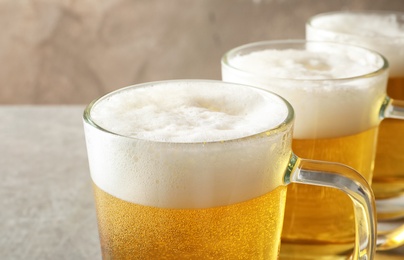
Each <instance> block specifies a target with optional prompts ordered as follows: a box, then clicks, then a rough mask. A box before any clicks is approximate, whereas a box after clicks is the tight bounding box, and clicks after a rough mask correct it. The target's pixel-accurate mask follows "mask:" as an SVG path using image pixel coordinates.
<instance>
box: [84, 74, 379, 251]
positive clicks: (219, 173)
mask: <svg viewBox="0 0 404 260" xmlns="http://www.w3.org/2000/svg"><path fill="white" fill-rule="evenodd" d="M293 118H294V116H293V109H292V107H291V106H290V104H289V103H288V102H287V101H285V100H284V99H283V98H281V97H279V96H277V95H275V94H273V93H270V92H268V91H265V90H262V89H259V88H254V87H250V86H244V85H238V84H231V83H225V82H222V81H207V80H179V81H162V82H153V83H145V84H141V85H136V86H131V87H127V88H123V89H120V90H117V91H115V92H112V93H110V94H107V95H106V96H104V97H101V98H100V99H98V100H96V101H94V102H93V103H91V104H90V105H89V106H88V107H87V108H86V110H85V112H84V129H85V136H86V144H87V151H88V157H89V165H90V172H91V177H92V180H93V187H94V193H95V201H96V209H97V218H98V227H99V234H100V241H101V248H102V255H103V258H104V259H127V258H128V256H130V258H131V259H277V258H278V253H279V247H280V236H281V230H282V223H283V216H284V207H285V199H286V186H287V185H289V183H291V182H293V183H306V184H315V185H324V186H329V187H334V188H336V189H339V190H341V191H343V192H345V193H347V194H348V196H347V197H351V198H352V200H353V204H354V205H355V209H356V211H355V213H356V215H355V217H356V219H357V222H358V225H356V226H355V229H356V231H357V233H356V234H357V238H358V243H357V244H356V247H355V253H354V257H355V259H370V258H372V257H373V253H374V246H375V220H374V204H373V203H374V201H373V194H372V192H371V190H370V187H369V185H368V183H367V182H366V181H365V180H364V179H363V178H362V176H361V175H360V174H359V173H357V172H356V171H354V170H352V169H351V168H349V167H346V166H343V165H340V164H332V163H325V162H318V161H310V160H304V159H300V158H298V157H296V156H295V155H294V154H293V152H292V149H291V141H292V128H293ZM346 187H350V188H349V189H347V188H346ZM342 206H343V205H339V204H338V203H334V208H340V209H341V210H343V208H342ZM350 206H351V207H352V204H350Z"/></svg>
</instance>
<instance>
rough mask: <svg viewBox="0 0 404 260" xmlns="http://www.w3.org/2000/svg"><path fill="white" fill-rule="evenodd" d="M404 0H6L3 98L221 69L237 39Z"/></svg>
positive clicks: (66, 98) (398, 6)
mask: <svg viewBox="0 0 404 260" xmlns="http://www.w3.org/2000/svg"><path fill="white" fill-rule="evenodd" d="M341 9H343V10H362V9H371V10H376V9H379V10H393V11H404V1H403V0H373V1H370V0H103V1H99V0H0V31H1V36H0V61H1V62H0V79H1V81H0V104H84V103H88V102H89V101H91V100H92V99H94V98H96V97H98V96H99V95H102V94H104V93H106V92H108V91H111V90H113V89H117V88H120V87H124V86H127V85H131V84H135V83H140V82H145V81H155V80H163V79H178V78H211V79H219V78H220V58H221V56H222V55H223V53H224V52H226V51H227V50H229V49H230V48H233V47H235V46H237V45H240V44H244V43H248V42H252V41H259V40H267V39H293V38H303V37H304V23H305V21H306V20H307V18H309V17H310V16H312V15H314V14H316V13H320V12H325V11H333V10H341Z"/></svg>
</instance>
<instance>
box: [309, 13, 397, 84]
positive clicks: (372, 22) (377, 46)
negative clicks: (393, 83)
mask: <svg viewBox="0 0 404 260" xmlns="http://www.w3.org/2000/svg"><path fill="white" fill-rule="evenodd" d="M306 39H307V40H319V41H334V42H342V43H350V44H355V45H358V46H363V47H366V48H368V49H371V50H376V51H378V52H380V53H381V54H383V55H384V56H385V57H386V58H387V60H388V61H389V67H390V76H392V77H397V76H400V77H402V76H403V75H404V48H403V46H404V15H400V14H394V13H383V12H381V13H377V12H376V13H373V12H368V13H355V12H352V13H351V12H340V13H330V14H324V15H319V16H317V17H315V18H314V19H312V20H311V21H310V24H307V25H306Z"/></svg>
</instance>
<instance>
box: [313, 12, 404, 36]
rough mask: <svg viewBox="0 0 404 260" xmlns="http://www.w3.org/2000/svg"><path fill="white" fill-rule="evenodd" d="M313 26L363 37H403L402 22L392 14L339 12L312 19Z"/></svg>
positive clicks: (403, 28)
mask: <svg viewBox="0 0 404 260" xmlns="http://www.w3.org/2000/svg"><path fill="white" fill-rule="evenodd" d="M313 25H314V26H320V27H321V28H323V29H328V30H334V31H338V32H340V33H347V34H354V35H358V36H363V37H370V38H373V37H382V38H391V40H392V41H397V40H400V38H404V24H403V23H400V22H399V21H398V17H397V16H396V15H394V14H384V15H382V14H373V13H368V14H361V13H341V14H332V15H329V16H324V17H322V18H321V19H318V20H314V21H313Z"/></svg>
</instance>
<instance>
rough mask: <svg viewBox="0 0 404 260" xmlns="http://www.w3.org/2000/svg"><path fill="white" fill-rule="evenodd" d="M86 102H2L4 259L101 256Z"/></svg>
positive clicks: (392, 255) (0, 234) (0, 238)
mask: <svg viewBox="0 0 404 260" xmlns="http://www.w3.org/2000/svg"><path fill="white" fill-rule="evenodd" d="M83 109H84V106H0V178H1V179H0V259H7V260H8V259H11V260H13V259H41V260H42V259H45V260H46V259H74V260H80V259H101V255H100V248H99V241H98V233H97V224H96V216H95V209H94V202H93V197H92V190H91V180H90V174H89V170H88V163H87V155H86V149H85V143H84V134H83V129H82V121H81V117H82V112H83ZM376 259H379V260H382V259H383V260H389V259H391V260H393V259H404V249H403V248H401V249H399V250H395V251H391V252H389V253H387V254H378V256H377V257H376Z"/></svg>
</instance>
